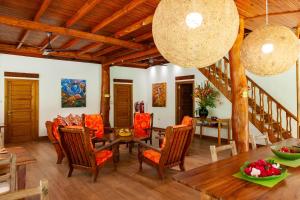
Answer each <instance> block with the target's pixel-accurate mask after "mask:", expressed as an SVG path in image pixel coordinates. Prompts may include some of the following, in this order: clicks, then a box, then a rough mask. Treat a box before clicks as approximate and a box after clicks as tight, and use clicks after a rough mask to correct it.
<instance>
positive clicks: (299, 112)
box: [296, 25, 300, 138]
mask: <svg viewBox="0 0 300 200" xmlns="http://www.w3.org/2000/svg"><path fill="white" fill-rule="evenodd" d="M296 34H297V37H298V38H299V37H300V25H299V26H298V28H297V33H296ZM299 68H300V60H299V58H298V59H297V62H296V84H297V85H296V90H297V136H298V138H300V80H299V79H300V69H299Z"/></svg>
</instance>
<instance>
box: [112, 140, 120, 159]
mask: <svg viewBox="0 0 300 200" xmlns="http://www.w3.org/2000/svg"><path fill="white" fill-rule="evenodd" d="M119 147H120V145H119V144H115V145H113V154H114V155H113V159H114V162H115V163H118V162H119V161H120V148H119Z"/></svg>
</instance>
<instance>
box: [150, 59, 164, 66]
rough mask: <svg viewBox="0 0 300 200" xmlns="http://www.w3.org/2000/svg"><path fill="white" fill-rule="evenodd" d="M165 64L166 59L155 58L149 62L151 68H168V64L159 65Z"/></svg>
mask: <svg viewBox="0 0 300 200" xmlns="http://www.w3.org/2000/svg"><path fill="white" fill-rule="evenodd" d="M160 61H161V62H164V61H165V59H155V58H152V57H151V58H149V60H148V62H149V65H150V66H154V65H161V66H167V65H168V63H163V64H159V62H160Z"/></svg>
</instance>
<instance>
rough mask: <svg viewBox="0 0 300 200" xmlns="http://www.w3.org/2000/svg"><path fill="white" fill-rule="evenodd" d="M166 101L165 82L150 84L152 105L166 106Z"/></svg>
mask: <svg viewBox="0 0 300 200" xmlns="http://www.w3.org/2000/svg"><path fill="white" fill-rule="evenodd" d="M166 102H167V83H154V84H152V106H153V107H166Z"/></svg>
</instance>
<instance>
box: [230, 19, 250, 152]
mask: <svg viewBox="0 0 300 200" xmlns="http://www.w3.org/2000/svg"><path fill="white" fill-rule="evenodd" d="M243 39H244V19H242V18H241V19H240V30H239V34H238V37H237V39H236V41H235V43H234V45H233V47H232V49H231V50H230V52H229V60H230V77H231V93H232V134H233V139H234V140H235V141H236V144H237V148H238V150H239V151H240V152H246V151H248V150H249V121H248V86H247V78H246V74H245V68H244V67H243V66H242V64H241V62H240V49H241V45H242V42H243Z"/></svg>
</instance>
